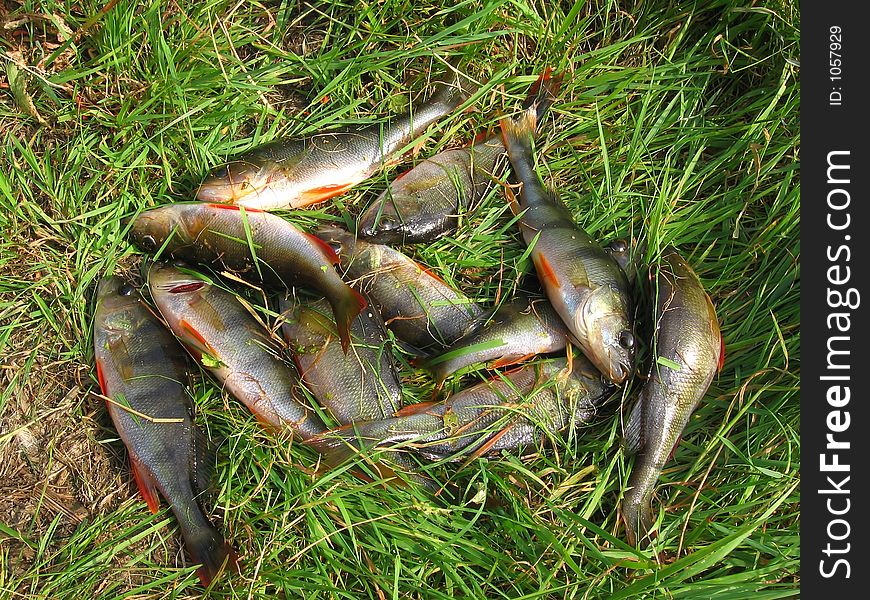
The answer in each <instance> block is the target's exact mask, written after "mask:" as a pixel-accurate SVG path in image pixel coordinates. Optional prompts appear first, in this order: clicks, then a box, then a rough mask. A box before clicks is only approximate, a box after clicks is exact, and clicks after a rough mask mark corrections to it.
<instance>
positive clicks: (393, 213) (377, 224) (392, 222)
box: [359, 190, 407, 244]
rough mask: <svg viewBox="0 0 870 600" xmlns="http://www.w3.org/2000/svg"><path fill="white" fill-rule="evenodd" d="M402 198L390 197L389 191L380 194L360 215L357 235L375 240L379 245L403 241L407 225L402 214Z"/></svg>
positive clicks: (403, 212)
mask: <svg viewBox="0 0 870 600" xmlns="http://www.w3.org/2000/svg"><path fill="white" fill-rule="evenodd" d="M401 200H402V196H397V195H391V194H389V190H388V191H387V192H385V193H383V194H381V195H380V196H379V197H378V198H377V200H375V201H374V202H373V203H372V205H371V206H369V207H368V209H367V210H366V211H365V212H364V213H363V214H362V216H361V217H360V221H359V234H360V236H362V237H364V238H369V239H374V240H377V241H378V243H381V244H400V243H402V242H403V241H404V240H405V230H406V228H407V224H406V222H405V219H404V218H403V217H402V214H405V212H406V211H402V210H401V208H400V206H401Z"/></svg>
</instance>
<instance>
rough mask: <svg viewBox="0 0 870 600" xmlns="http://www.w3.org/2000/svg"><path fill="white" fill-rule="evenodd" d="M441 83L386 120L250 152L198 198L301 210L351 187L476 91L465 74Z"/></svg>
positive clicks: (206, 184) (217, 173)
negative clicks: (429, 94)
mask: <svg viewBox="0 0 870 600" xmlns="http://www.w3.org/2000/svg"><path fill="white" fill-rule="evenodd" d="M450 75H451V77H449V78H448V79H446V80H444V81H440V82H438V83H437V84H436V86H435V91H434V93H433V95H432V97H431V98H430V99H429V100H428V101H426V102H424V103H422V104H421V105H419V106H417V107H415V108H414V109H412V110H411V111H410V112H408V113H407V114H405V115H402V116H399V117H396V118H393V119H391V120H389V121H386V122H376V123H372V124H370V125H365V126H359V127H349V128H344V129H338V130H334V131H325V132H321V133H316V134H314V135H311V136H307V137H302V138H283V139H279V140H276V141H274V142H271V143H268V144H265V145H262V146H259V147H257V148H254V149H253V150H250V151H248V152H246V153H244V154H242V155H241V156H239V157H238V158H236V159H235V160H232V161H231V162H229V163H228V164H226V165H224V166H221V167H219V168H218V169H216V170H214V171H213V172H212V173H211V174H210V175H209V176H208V177H206V179H205V180H204V181H203V182H202V185H201V186H200V187H199V190H198V192H197V199H199V200H202V201H205V202H225V203H229V204H238V205H241V206H245V207H248V208H258V209H262V210H273V209H279V208H300V207H304V206H309V205H312V204H316V203H318V202H323V201H324V200H328V199H329V198H333V197H335V196H338V195H340V194H343V193H345V192H347V191H348V190H350V189H351V188H352V187H353V186H355V185H357V184H359V183H361V182H363V181H365V180H366V179H368V178H369V177H371V176H372V175H373V174H375V173H376V172H378V171H379V170H380V169H381V168H383V167H385V166H387V165H388V164H389V163H390V162H391V161H392V160H394V158H395V156H396V154H397V153H399V152H400V151H401V150H403V149H404V148H405V147H406V146H407V145H408V144H409V142H411V141H412V140H413V139H414V138H415V137H417V136H418V135H420V133H421V132H422V131H423V130H425V129H426V128H427V127H428V126H429V125H431V124H432V123H434V122H436V121H438V120H440V119H441V118H443V117H445V116H447V115H449V114H450V113H452V112H453V111H454V110H456V109H457V108H458V107H459V106H460V105H462V104H463V103H464V102H465V101H466V100H467V99H468V98H469V97H470V96H471V95H472V92H473V89H472V87H471V86H470V85H469V84H468V83H467V80H466V79H465V78H464V76H460V74H459V72H458V71H457V72H455V73H451V74H450Z"/></svg>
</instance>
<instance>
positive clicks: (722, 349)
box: [716, 335, 725, 371]
mask: <svg viewBox="0 0 870 600" xmlns="http://www.w3.org/2000/svg"><path fill="white" fill-rule="evenodd" d="M724 366H725V338H723V337H722V336H721V335H720V336H719V364H718V365H717V369H716V370H717V371H721V370H722V367H724Z"/></svg>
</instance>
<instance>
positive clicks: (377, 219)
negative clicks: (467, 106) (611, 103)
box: [359, 68, 562, 244]
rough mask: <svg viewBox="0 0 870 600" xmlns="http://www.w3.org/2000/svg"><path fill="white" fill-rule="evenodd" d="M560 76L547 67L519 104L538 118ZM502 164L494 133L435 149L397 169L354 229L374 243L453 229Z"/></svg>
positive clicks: (426, 237) (414, 239) (421, 238)
mask: <svg viewBox="0 0 870 600" xmlns="http://www.w3.org/2000/svg"><path fill="white" fill-rule="evenodd" d="M561 81H562V78H561V76H556V77H554V76H553V75H552V70H551V69H550V68H547V69H545V70H544V72H543V73H542V74H541V76H540V77H539V78H538V79H537V80H536V81H535V83H534V84H533V85H532V87H531V89H530V90H529V94H528V97H527V98H526V100H525V102H524V103H523V106H524V107H525V108H529V107H532V106H534V107H535V110H536V111H537V119H538V123H540V122H542V120H543V118H544V115H545V114H546V112H547V110H548V109H549V108H550V106H551V105H552V103H553V101H554V100H555V98H556V94H557V93H558V91H559V87H560V85H561ZM506 164H507V160H506V156H505V148H504V145H503V144H502V141H501V137H500V136H499V135H492V136H488V137H487V138H486V139H483V140H481V141H479V142H476V143H473V144H471V145H470V146H468V147H465V148H455V149H451V150H445V151H443V152H439V153H438V154H436V155H435V156H432V157H430V158H428V159H426V160H424V161H422V162H421V163H419V164H417V165H416V166H415V167H414V168H412V169H410V170H409V171H406V172H404V173H402V174H401V175H400V176H399V177H397V178H396V179H395V180H394V181H393V182H392V183H391V184H390V186H389V187H388V188H387V189H386V190H385V191H384V192H383V193H381V195H380V196H378V197H377V198H376V199H375V200H374V202H372V204H371V205H370V206H369V207H368V209H366V211H365V212H364V213H363V215H362V216H361V217H360V220H359V235H360V236H361V237H363V238H365V239H366V240H368V241H371V242H375V243H379V244H409V243H421V242H433V241H435V240H437V239H438V238H440V237H442V236H444V235H447V234H448V233H451V232H453V231H455V230H456V227H457V225H458V224H459V217H460V215H461V214H462V213H464V212H468V211H470V210H473V209H474V208H475V207H476V206H477V205H478V204H479V203H480V201H481V200H483V199H484V198H485V197H486V196H487V194H488V193H489V192H490V190H491V189H493V188H494V187H495V185H496V182H497V180H498V179H499V177H500V175H501V174H502V173H503V171H504V166H505V165H506Z"/></svg>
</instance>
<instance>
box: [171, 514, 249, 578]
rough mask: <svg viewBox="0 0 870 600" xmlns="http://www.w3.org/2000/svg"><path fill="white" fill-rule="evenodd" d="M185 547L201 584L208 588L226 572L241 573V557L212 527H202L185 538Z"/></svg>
mask: <svg viewBox="0 0 870 600" xmlns="http://www.w3.org/2000/svg"><path fill="white" fill-rule="evenodd" d="M185 545H186V546H187V550H188V552H190V556H191V558H192V559H193V561H194V562H196V563H199V564H201V565H202V566H201V567H199V568H198V569H197V570H196V576H197V577H199V582H200V583H201V584H202V585H204V586H206V587H208V586H209V585H211V582H212V581H214V580H215V578H216V577H217V576H218V575H220V574H221V573H223V572H224V571H233V572H235V573H241V568H240V565H239V555H238V554H236V551H235V550H233V548H232V546H230V545H229V544H228V543H227V541H226V540H224V538H223V536H222V535H221V534H220V533H219V532H218V531H217V530H216V529H214V528H212V527H202V528H200V529H198V530H196V531H195V532H193V533H192V534H188V537H186V538H185Z"/></svg>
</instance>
